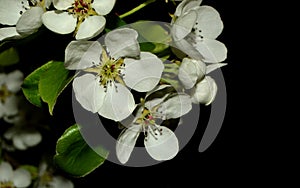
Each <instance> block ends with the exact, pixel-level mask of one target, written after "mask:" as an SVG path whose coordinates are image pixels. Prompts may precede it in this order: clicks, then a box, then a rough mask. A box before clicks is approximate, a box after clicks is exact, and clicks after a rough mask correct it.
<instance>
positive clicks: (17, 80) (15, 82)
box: [6, 70, 24, 93]
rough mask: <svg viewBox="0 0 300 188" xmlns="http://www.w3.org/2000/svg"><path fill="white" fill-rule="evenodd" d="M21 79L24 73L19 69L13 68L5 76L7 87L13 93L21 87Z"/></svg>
mask: <svg viewBox="0 0 300 188" xmlns="http://www.w3.org/2000/svg"><path fill="white" fill-rule="evenodd" d="M23 79H24V75H23V73H22V72H21V71H19V70H15V71H13V72H11V73H9V74H8V75H7V77H6V86H7V89H8V90H9V91H11V92H13V93H16V92H18V91H19V90H20V89H21V85H22V83H23Z"/></svg>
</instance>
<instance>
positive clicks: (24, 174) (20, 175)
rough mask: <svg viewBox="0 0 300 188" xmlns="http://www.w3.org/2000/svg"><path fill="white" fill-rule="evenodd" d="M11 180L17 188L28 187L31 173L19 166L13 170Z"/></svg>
mask: <svg viewBox="0 0 300 188" xmlns="http://www.w3.org/2000/svg"><path fill="white" fill-rule="evenodd" d="M12 181H13V182H14V185H15V186H16V187H17V188H19V187H20V188H21V187H22V188H24V187H28V186H29V185H30V184H31V175H30V173H29V172H28V171H27V170H25V169H21V168H19V169H17V170H15V171H14V177H13V179H12Z"/></svg>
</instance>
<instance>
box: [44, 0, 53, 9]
mask: <svg viewBox="0 0 300 188" xmlns="http://www.w3.org/2000/svg"><path fill="white" fill-rule="evenodd" d="M52 1H53V0H44V3H45V8H47V9H49V8H50V6H51V3H52Z"/></svg>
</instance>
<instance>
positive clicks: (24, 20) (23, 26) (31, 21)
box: [16, 7, 44, 36]
mask: <svg viewBox="0 0 300 188" xmlns="http://www.w3.org/2000/svg"><path fill="white" fill-rule="evenodd" d="M43 13H44V10H43V8H41V7H32V8H30V9H29V10H27V11H26V12H24V14H22V16H21V17H20V19H19V21H18V22H17V25H16V28H17V32H18V33H19V34H20V35H24V36H27V35H30V34H32V33H34V32H36V31H37V30H38V29H39V28H40V27H41V26H42V25H43V22H42V14H43Z"/></svg>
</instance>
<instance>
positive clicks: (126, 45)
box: [105, 28, 140, 59]
mask: <svg viewBox="0 0 300 188" xmlns="http://www.w3.org/2000/svg"><path fill="white" fill-rule="evenodd" d="M137 38H138V33H137V32H136V31H135V30H133V29H129V28H123V29H116V30H113V31H111V32H109V33H108V34H107V35H106V36H105V45H106V46H107V49H108V51H109V52H110V55H111V56H112V57H114V58H115V59H118V58H119V57H134V58H135V57H138V56H139V55H140V46H139V43H138V41H137Z"/></svg>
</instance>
